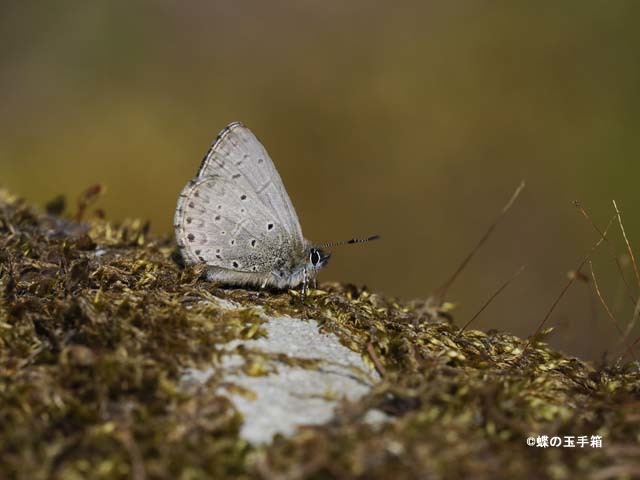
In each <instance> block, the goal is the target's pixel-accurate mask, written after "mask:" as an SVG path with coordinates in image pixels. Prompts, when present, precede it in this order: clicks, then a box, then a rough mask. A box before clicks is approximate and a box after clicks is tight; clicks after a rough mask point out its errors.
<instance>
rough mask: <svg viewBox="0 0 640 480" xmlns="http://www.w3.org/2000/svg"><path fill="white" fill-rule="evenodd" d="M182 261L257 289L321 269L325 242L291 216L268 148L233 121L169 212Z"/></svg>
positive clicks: (302, 279) (296, 281) (291, 282)
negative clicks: (314, 241)
mask: <svg viewBox="0 0 640 480" xmlns="http://www.w3.org/2000/svg"><path fill="white" fill-rule="evenodd" d="M174 228H175V233H176V239H177V242H178V247H179V248H180V252H181V254H182V258H183V259H184V261H185V263H186V264H197V263H204V264H206V265H207V266H208V268H207V274H206V275H207V279H208V280H210V281H218V282H221V283H224V284H227V285H251V286H259V287H261V288H264V287H267V286H271V287H276V288H287V287H291V288H292V287H295V286H297V285H300V284H302V285H303V293H304V291H305V289H306V287H307V285H308V282H309V280H312V279H315V276H316V274H317V272H318V270H320V269H321V268H322V267H324V266H325V265H326V264H327V262H328V261H329V258H330V256H331V254H330V253H327V252H325V251H324V250H323V248H326V247H328V246H334V245H338V244H344V243H359V242H364V241H368V240H373V239H375V238H377V236H374V237H369V238H366V239H352V240H348V241H346V242H337V243H332V244H325V245H320V246H314V245H313V244H312V243H311V242H309V241H308V240H306V239H305V238H304V237H303V235H302V229H301V227H300V221H299V220H298V215H296V211H295V209H294V208H293V205H292V203H291V200H290V199H289V195H288V194H287V191H286V190H285V188H284V185H283V184H282V180H281V178H280V175H279V174H278V171H277V170H276V168H275V166H274V164H273V161H272V160H271V158H270V157H269V154H268V153H267V151H266V150H265V148H264V147H263V146H262V144H261V143H260V142H259V141H258V139H257V138H256V137H255V136H254V135H253V133H251V131H250V130H249V129H248V128H247V127H245V126H244V125H243V124H241V123H240V122H234V123H231V124H229V125H228V126H227V127H225V128H224V129H223V130H222V131H221V132H220V133H219V134H218V136H217V138H216V140H215V141H214V142H213V144H212V145H211V147H210V148H209V151H208V152H207V154H206V155H205V157H204V159H203V160H202V164H201V165H200V169H199V170H198V173H197V175H196V177H195V178H194V179H193V180H191V181H190V182H189V183H188V184H187V185H186V186H185V187H184V189H183V190H182V192H181V193H180V196H179V198H178V206H177V208H176V213H175V217H174Z"/></svg>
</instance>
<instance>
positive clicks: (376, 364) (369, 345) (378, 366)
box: [367, 342, 387, 378]
mask: <svg viewBox="0 0 640 480" xmlns="http://www.w3.org/2000/svg"><path fill="white" fill-rule="evenodd" d="M367 353H369V357H371V361H372V362H373V366H374V367H376V372H378V375H380V376H381V377H382V378H384V377H385V376H386V375H387V371H386V370H385V368H384V365H382V362H381V361H380V358H379V357H378V354H377V353H376V349H375V348H373V343H371V342H369V343H367Z"/></svg>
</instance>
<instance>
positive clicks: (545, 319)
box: [520, 216, 615, 358]
mask: <svg viewBox="0 0 640 480" xmlns="http://www.w3.org/2000/svg"><path fill="white" fill-rule="evenodd" d="M614 220H615V216H614V217H613V218H611V220H610V221H609V224H608V225H607V228H605V229H604V234H603V235H602V236H601V237H600V238H599V239H598V241H597V242H596V243H595V244H594V245H593V246H592V247H591V250H590V251H589V253H588V254H587V255H586V257H584V258H583V259H582V261H581V262H580V265H578V268H576V269H575V270H574V271H575V272H576V273H580V271H581V270H582V267H584V265H585V264H586V263H587V262H588V261H589V258H590V257H591V255H592V254H593V252H595V251H596V249H597V248H598V247H599V246H600V244H601V243H602V242H603V241H604V239H605V238H606V235H607V232H608V231H609V228H610V227H611V224H612V223H613V221H614ZM576 278H578V275H571V276H570V277H569V281H568V282H567V284H566V285H565V286H564V288H563V289H562V291H561V292H560V295H558V298H556V300H555V301H554V302H553V304H552V305H551V308H550V309H549V311H548V312H547V314H546V315H545V316H544V318H543V319H542V321H541V322H540V324H539V325H538V328H536V331H535V332H534V334H533V335H532V336H531V337H530V338H529V339H528V340H527V343H526V344H525V345H524V348H523V349H522V353H521V354H520V357H521V358H522V357H524V354H525V352H526V351H527V349H528V348H529V346H530V345H531V343H532V342H533V341H535V339H536V338H538V335H540V332H541V331H542V328H543V327H544V325H545V324H546V323H547V320H549V317H551V314H552V313H553V311H554V310H555V308H556V306H557V305H558V303H560V300H562V297H564V294H565V293H567V290H569V287H571V285H573V282H575V281H576Z"/></svg>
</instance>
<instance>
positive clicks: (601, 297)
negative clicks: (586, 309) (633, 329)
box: [589, 260, 624, 337]
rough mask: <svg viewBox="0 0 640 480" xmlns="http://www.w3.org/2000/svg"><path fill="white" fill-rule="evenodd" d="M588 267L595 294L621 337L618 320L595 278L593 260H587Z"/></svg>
mask: <svg viewBox="0 0 640 480" xmlns="http://www.w3.org/2000/svg"><path fill="white" fill-rule="evenodd" d="M589 269H590V270H591V280H593V289H594V290H595V291H596V295H597V296H598V298H599V299H600V303H601V304H602V307H603V308H604V311H605V312H607V317H609V320H611V322H613V325H614V326H615V327H616V330H617V331H618V333H619V334H620V336H621V337H622V336H624V332H623V331H622V329H621V328H620V325H618V321H617V320H616V317H615V315H614V314H613V312H612V311H611V309H610V308H609V306H608V305H607V302H606V301H605V299H604V297H603V296H602V292H601V291H600V286H599V285H598V280H597V279H596V272H595V271H594V270H593V262H592V261H591V260H589Z"/></svg>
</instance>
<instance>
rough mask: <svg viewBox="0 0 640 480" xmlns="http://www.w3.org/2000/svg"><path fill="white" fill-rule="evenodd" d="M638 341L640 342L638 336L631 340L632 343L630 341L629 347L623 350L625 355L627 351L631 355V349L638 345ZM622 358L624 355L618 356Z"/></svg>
mask: <svg viewBox="0 0 640 480" xmlns="http://www.w3.org/2000/svg"><path fill="white" fill-rule="evenodd" d="M638 343H640V337H638V338H636V339H635V340H634V341H633V343H632V344H631V345H629V347H627V351H626V352H625V355H626V354H627V353H628V352H632V355H633V349H634V348H635V347H636V345H638ZM623 358H624V355H623V356H622V357H620V359H623ZM634 358H635V357H634Z"/></svg>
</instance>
